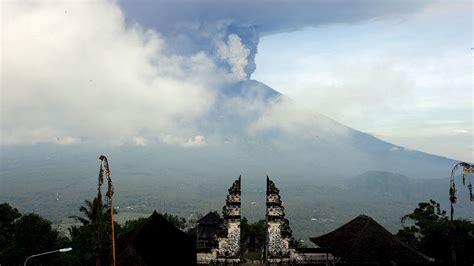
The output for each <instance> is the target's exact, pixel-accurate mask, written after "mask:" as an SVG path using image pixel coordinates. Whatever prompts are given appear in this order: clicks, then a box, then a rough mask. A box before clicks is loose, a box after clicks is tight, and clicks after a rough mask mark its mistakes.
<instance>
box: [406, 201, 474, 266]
mask: <svg viewBox="0 0 474 266" xmlns="http://www.w3.org/2000/svg"><path fill="white" fill-rule="evenodd" d="M407 222H409V223H410V224H409V225H407ZM401 223H402V229H400V230H399V231H398V233H397V237H398V238H399V239H400V240H402V241H403V242H405V243H406V244H408V245H410V246H413V247H414V248H416V249H418V250H420V251H421V252H422V253H424V254H426V255H428V256H430V257H432V258H435V260H436V261H437V262H439V263H445V264H449V263H450V262H451V261H452V259H453V258H452V255H453V251H454V253H455V254H456V260H457V262H458V265H463V264H466V263H467V264H466V265H469V264H470V265H472V263H473V262H474V255H473V253H472V250H474V223H472V222H470V221H467V220H463V219H456V220H453V221H450V220H449V219H448V217H447V216H446V211H444V210H442V209H441V208H440V205H439V203H437V202H436V201H434V200H430V201H429V202H420V203H418V207H417V208H415V209H414V210H413V212H412V213H410V214H407V215H405V216H403V217H402V218H401Z"/></svg>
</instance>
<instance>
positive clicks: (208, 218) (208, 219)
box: [197, 212, 222, 225]
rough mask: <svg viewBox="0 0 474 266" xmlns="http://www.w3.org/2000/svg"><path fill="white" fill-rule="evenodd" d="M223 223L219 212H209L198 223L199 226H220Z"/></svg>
mask: <svg viewBox="0 0 474 266" xmlns="http://www.w3.org/2000/svg"><path fill="white" fill-rule="evenodd" d="M221 221H222V220H221V217H220V215H219V214H218V213H217V212H209V213H208V214H206V215H205V216H204V217H202V218H201V219H199V220H198V221H197V223H198V224H199V225H219V224H220V223H221Z"/></svg>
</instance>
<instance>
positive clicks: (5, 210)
mask: <svg viewBox="0 0 474 266" xmlns="http://www.w3.org/2000/svg"><path fill="white" fill-rule="evenodd" d="M20 217H21V214H20V212H19V211H18V210H17V209H15V208H13V207H12V206H10V204H8V203H2V204H0V261H2V260H1V258H2V257H3V255H2V251H3V250H4V249H5V248H6V246H7V244H8V243H9V241H10V239H12V234H13V222H14V221H15V220H16V219H18V218H20Z"/></svg>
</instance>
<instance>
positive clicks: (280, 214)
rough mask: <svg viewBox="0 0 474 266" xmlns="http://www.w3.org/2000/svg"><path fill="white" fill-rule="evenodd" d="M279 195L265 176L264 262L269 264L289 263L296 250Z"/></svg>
mask: <svg viewBox="0 0 474 266" xmlns="http://www.w3.org/2000/svg"><path fill="white" fill-rule="evenodd" d="M279 193H280V190H279V189H278V188H277V187H276V186H275V183H274V182H273V181H272V180H270V178H269V177H268V176H267V212H266V234H267V236H266V245H265V261H266V262H267V263H270V264H271V263H289V262H290V260H291V258H292V255H293V254H294V253H295V248H296V241H295V240H294V239H293V236H292V231H291V228H290V225H289V222H288V220H287V219H285V211H284V207H283V206H282V201H281V198H280V194H279Z"/></svg>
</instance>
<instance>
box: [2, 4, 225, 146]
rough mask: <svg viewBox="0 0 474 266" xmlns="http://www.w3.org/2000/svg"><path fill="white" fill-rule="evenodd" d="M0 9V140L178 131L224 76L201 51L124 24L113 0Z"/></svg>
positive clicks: (187, 132) (132, 137) (125, 137)
mask: <svg viewBox="0 0 474 266" xmlns="http://www.w3.org/2000/svg"><path fill="white" fill-rule="evenodd" d="M2 8H3V9H4V10H3V12H2V14H3V17H2V24H3V25H2V35H3V41H2V50H3V53H2V55H3V57H2V59H1V60H2V63H1V65H2V68H1V76H2V97H1V103H2V104H1V115H2V118H1V132H0V133H1V140H0V141H1V144H20V143H36V142H51V143H61V144H70V143H77V142H79V141H82V142H89V141H98V142H105V143H112V144H122V143H134V144H135V145H146V144H148V143H152V142H162V141H163V140H161V139H160V136H164V135H166V134H173V135H177V136H178V137H180V138H185V139H186V138H189V137H190V136H195V135H196V133H199V132H198V131H197V129H196V127H195V126H194V122H195V121H196V119H199V118H200V116H201V115H202V114H204V113H206V112H207V110H208V108H209V107H210V106H211V105H212V103H213V101H214V90H215V88H216V87H219V86H221V85H222V84H224V83H225V82H227V81H228V80H231V79H232V76H230V75H229V74H228V73H225V72H223V71H222V70H221V69H219V68H218V67H217V66H216V65H215V63H214V61H213V60H212V59H210V58H209V57H208V56H207V55H206V54H204V53H195V54H192V55H191V56H189V57H188V56H179V55H167V54H165V52H164V50H166V47H167V43H166V40H164V39H163V38H162V37H161V36H160V34H159V33H157V32H154V31H151V30H145V29H142V28H141V27H139V26H138V25H132V26H126V25H125V22H124V17H123V14H122V12H121V10H120V8H119V7H118V6H117V5H116V4H115V3H114V2H112V1H97V2H90V1H86V2H68V1H61V2H48V1H40V2H28V1H20V2H14V1H9V2H2ZM178 129H179V130H178ZM197 142H199V139H198V140H197Z"/></svg>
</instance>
